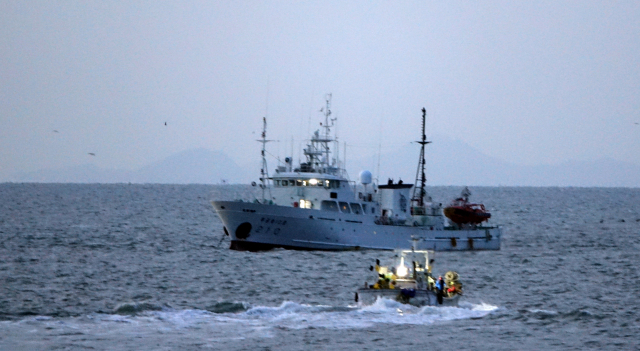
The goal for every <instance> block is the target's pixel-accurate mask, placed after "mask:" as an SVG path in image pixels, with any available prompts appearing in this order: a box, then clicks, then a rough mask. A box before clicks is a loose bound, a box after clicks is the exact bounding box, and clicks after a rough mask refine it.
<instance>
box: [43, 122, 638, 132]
mask: <svg viewBox="0 0 640 351" xmlns="http://www.w3.org/2000/svg"><path fill="white" fill-rule="evenodd" d="M636 124H638V123H636ZM53 132H54V133H60V132H58V131H57V130H55V129H54V130H53Z"/></svg>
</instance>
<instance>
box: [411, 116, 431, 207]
mask: <svg viewBox="0 0 640 351" xmlns="http://www.w3.org/2000/svg"><path fill="white" fill-rule="evenodd" d="M426 117H427V110H426V109H425V108H424V107H423V108H422V140H420V141H417V143H418V144H420V145H421V147H420V158H419V159H418V169H417V170H416V182H415V184H418V182H419V183H420V186H416V187H415V188H413V195H412V196H411V202H412V205H413V206H415V207H419V208H423V207H424V197H425V195H426V194H427V192H426V191H425V189H424V186H425V183H426V182H427V177H426V175H425V172H424V167H425V163H426V162H425V160H424V146H425V145H427V144H429V143H431V142H430V141H427V135H426V133H425V121H426ZM416 214H417V213H416Z"/></svg>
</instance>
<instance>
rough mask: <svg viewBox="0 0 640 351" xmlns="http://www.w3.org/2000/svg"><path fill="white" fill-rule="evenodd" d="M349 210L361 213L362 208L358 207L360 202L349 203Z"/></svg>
mask: <svg viewBox="0 0 640 351" xmlns="http://www.w3.org/2000/svg"><path fill="white" fill-rule="evenodd" d="M351 212H353V213H355V214H362V208H361V207H360V204H356V203H353V202H352V203H351Z"/></svg>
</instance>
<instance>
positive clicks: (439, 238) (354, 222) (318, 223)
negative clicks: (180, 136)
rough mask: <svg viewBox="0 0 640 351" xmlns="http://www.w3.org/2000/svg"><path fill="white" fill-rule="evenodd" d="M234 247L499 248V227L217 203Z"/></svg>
mask: <svg viewBox="0 0 640 351" xmlns="http://www.w3.org/2000/svg"><path fill="white" fill-rule="evenodd" d="M212 204H213V207H214V209H215V211H216V212H217V214H218V216H219V217H220V219H221V220H222V223H223V225H224V227H225V232H226V233H227V234H228V235H229V236H230V237H231V249H235V250H250V251H259V250H269V249H273V248H285V249H295V250H330V251H339V250H360V249H373V250H393V249H397V248H402V247H410V246H411V243H412V239H417V248H419V249H430V250H436V251H466V250H499V249H500V240H501V236H502V232H501V228H499V227H477V228H474V229H462V230H461V229H457V228H448V227H445V228H443V229H432V228H433V227H419V226H418V227H414V226H392V225H380V224H376V223H375V222H374V221H375V217H374V216H371V215H356V214H345V213H339V212H331V211H321V210H312V209H302V208H294V207H285V206H276V205H265V204H260V203H249V202H239V201H213V202H212Z"/></svg>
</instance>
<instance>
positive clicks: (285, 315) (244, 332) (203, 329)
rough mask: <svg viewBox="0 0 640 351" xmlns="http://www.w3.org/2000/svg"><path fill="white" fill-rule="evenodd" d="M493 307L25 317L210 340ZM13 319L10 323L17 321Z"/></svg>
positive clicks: (392, 305)
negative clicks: (193, 335)
mask: <svg viewBox="0 0 640 351" xmlns="http://www.w3.org/2000/svg"><path fill="white" fill-rule="evenodd" d="M497 308H498V307H496V306H492V305H488V304H470V303H467V304H461V306H460V307H431V306H427V307H422V308H419V307H414V306H410V305H403V304H401V303H399V302H397V301H395V300H390V299H379V300H377V301H376V302H375V303H374V304H373V305H370V306H364V307H334V306H321V305H306V304H300V303H296V302H291V301H284V302H283V303H282V304H280V306H276V307H270V306H255V307H252V308H250V309H249V310H247V311H244V312H237V313H212V312H209V311H204V310H195V309H189V310H164V311H147V312H144V313H141V314H139V315H135V316H129V315H117V314H116V315H105V314H92V315H89V316H84V317H73V318H30V319H29V321H30V323H29V324H30V327H36V328H38V329H40V330H42V331H45V333H49V332H50V331H51V330H58V331H64V330H69V329H74V330H78V331H81V332H84V333H87V334H91V335H94V336H95V335H102V336H104V337H106V338H109V337H115V336H116V335H126V334H136V335H138V334H141V335H148V336H150V337H158V335H165V336H166V335H171V334H175V333H182V332H183V331H184V330H189V333H199V334H202V335H215V339H211V340H210V342H215V343H218V342H223V341H224V340H227V341H230V340H242V339H248V338H272V337H274V336H275V335H276V330H277V329H294V330H299V329H307V328H326V329H342V330H344V329H362V328H367V327H372V326H375V325H378V324H405V325H430V324H433V323H441V322H446V321H451V320H457V319H471V318H482V317H484V316H486V315H488V314H490V313H492V312H493V311H495V310H497ZM17 324H18V323H16V325H14V327H17V326H18V325H17Z"/></svg>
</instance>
